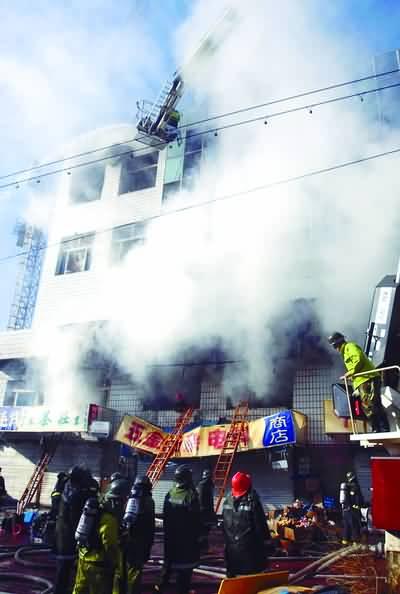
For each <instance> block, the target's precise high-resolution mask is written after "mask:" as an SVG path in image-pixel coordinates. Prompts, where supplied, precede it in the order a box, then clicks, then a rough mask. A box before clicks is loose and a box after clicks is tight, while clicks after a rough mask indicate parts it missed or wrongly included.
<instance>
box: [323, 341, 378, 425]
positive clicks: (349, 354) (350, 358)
mask: <svg viewBox="0 0 400 594" xmlns="http://www.w3.org/2000/svg"><path fill="white" fill-rule="evenodd" d="M328 341H329V343H330V344H331V345H332V346H333V348H334V349H335V350H336V351H338V352H339V353H340V354H341V356H342V357H343V362H344V365H345V367H346V373H345V374H344V376H342V379H344V378H346V379H348V380H349V381H351V382H352V384H353V389H354V393H355V394H357V393H358V394H359V396H360V400H361V408H362V410H363V413H364V415H365V417H366V418H367V420H368V421H369V422H370V423H371V427H372V431H374V432H380V431H389V423H388V420H387V418H386V415H385V411H384V409H383V406H382V401H381V394H380V384H381V382H380V377H379V372H378V371H377V372H376V373H368V375H356V374H359V373H363V372H365V371H372V370H373V369H375V365H374V364H373V363H372V361H370V359H368V357H367V355H366V354H365V353H364V351H363V350H362V348H361V347H360V346H359V345H358V344H356V343H355V342H347V341H346V339H345V337H344V336H343V334H342V333H341V332H334V333H333V334H332V335H331V336H330V337H329V338H328ZM354 375H356V377H353V376H354ZM354 393H353V394H354ZM355 394H354V395H355Z"/></svg>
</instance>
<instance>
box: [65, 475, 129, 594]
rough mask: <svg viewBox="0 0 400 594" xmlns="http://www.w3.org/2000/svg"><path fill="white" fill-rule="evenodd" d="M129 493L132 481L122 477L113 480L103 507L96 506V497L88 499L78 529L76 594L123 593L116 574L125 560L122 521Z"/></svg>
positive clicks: (74, 592)
mask: <svg viewBox="0 0 400 594" xmlns="http://www.w3.org/2000/svg"><path fill="white" fill-rule="evenodd" d="M128 494H129V483H128V482H127V481H126V480H125V479H119V480H117V481H114V482H113V483H112V485H111V486H110V488H109V490H108V491H107V492H106V494H105V496H104V502H103V503H102V504H101V506H100V507H97V508H96V500H95V499H90V500H88V501H87V502H86V505H85V509H84V512H83V514H82V517H81V521H80V523H79V525H78V528H77V532H76V538H77V541H78V544H79V559H78V570H77V574H76V580H75V587H74V590H73V594H112V593H114V594H115V593H118V592H119V588H118V584H116V585H115V586H114V574H115V572H116V569H117V567H119V566H120V563H121V558H120V556H121V549H120V524H121V519H122V515H123V512H124V509H125V503H126V500H127V497H128ZM85 520H86V525H87V527H85Z"/></svg>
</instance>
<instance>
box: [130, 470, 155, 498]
mask: <svg viewBox="0 0 400 594" xmlns="http://www.w3.org/2000/svg"><path fill="white" fill-rule="evenodd" d="M152 489H153V485H152V482H151V480H150V479H149V477H148V476H147V475H146V474H145V475H143V476H138V477H136V480H135V483H134V485H133V488H132V494H133V493H134V494H135V495H146V494H147V495H149V494H151V491H152Z"/></svg>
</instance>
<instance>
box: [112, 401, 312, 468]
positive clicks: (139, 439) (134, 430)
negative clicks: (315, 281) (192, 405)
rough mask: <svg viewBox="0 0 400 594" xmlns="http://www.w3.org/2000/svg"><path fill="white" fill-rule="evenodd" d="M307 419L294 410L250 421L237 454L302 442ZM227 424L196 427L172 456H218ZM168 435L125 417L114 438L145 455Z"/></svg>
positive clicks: (141, 421) (154, 449)
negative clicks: (141, 451)
mask: <svg viewBox="0 0 400 594" xmlns="http://www.w3.org/2000/svg"><path fill="white" fill-rule="evenodd" d="M306 420H307V419H306V417H305V416H304V415H302V414H301V413H298V412H297V411H283V412H282V413H278V414H275V415H271V416H268V417H261V418H259V419H256V420H254V421H249V423H248V427H247V430H246V431H245V433H244V434H243V435H242V437H241V440H240V443H239V447H238V451H241V452H243V451H247V450H257V449H261V448H264V447H273V446H281V445H284V444H290V443H295V442H296V441H297V442H302V441H304V439H305V433H306ZM229 427H230V425H229V424H224V425H212V426H209V427H197V428H196V429H192V430H191V431H187V432H186V433H184V434H183V436H182V441H181V445H180V448H179V452H177V454H176V456H174V457H178V456H179V457H181V458H193V457H197V456H201V457H202V456H218V455H219V454H220V452H221V450H222V448H223V445H224V441H225V438H226V435H227V433H228V431H229ZM167 435H168V434H167V433H165V432H164V431H163V430H162V429H160V428H159V427H156V426H155V425H152V424H151V423H149V422H148V421H145V420H143V419H140V418H139V417H133V416H130V415H125V417H124V418H123V420H122V423H121V425H120V427H119V429H118V431H117V433H116V435H115V439H116V440H117V441H119V442H121V443H124V444H126V445H129V446H130V447H133V448H137V449H139V450H143V451H146V452H150V453H153V454H156V453H157V452H158V450H159V448H160V445H161V443H162V441H163V439H164V438H165V437H166V436H167Z"/></svg>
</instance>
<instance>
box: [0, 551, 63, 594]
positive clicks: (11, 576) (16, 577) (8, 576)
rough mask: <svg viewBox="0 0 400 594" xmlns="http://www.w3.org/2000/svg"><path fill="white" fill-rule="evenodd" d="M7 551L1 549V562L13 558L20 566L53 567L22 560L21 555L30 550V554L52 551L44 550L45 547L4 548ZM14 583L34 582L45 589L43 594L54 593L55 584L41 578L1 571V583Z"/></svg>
mask: <svg viewBox="0 0 400 594" xmlns="http://www.w3.org/2000/svg"><path fill="white" fill-rule="evenodd" d="M4 548H5V549H6V550H4V549H3V547H2V548H1V549H0V550H1V552H0V561H1V560H2V559H6V558H12V557H14V560H15V562H16V563H19V564H20V565H24V566H25V567H36V568H37V567H40V568H46V569H48V568H50V567H51V566H50V565H49V564H38V563H33V562H31V561H26V560H25V559H22V557H21V555H22V554H23V553H26V552H27V551H28V550H29V552H31V553H32V552H33V553H42V552H43V553H44V552H49V551H50V549H48V548H43V547H34V546H29V547H21V546H18V547H4ZM10 580H12V581H14V582H24V583H27V582H28V583H31V584H32V582H33V583H34V584H37V585H38V586H41V587H43V588H44V589H43V590H41V594H50V593H51V592H52V591H53V583H52V582H51V581H50V580H48V579H46V578H43V577H39V576H36V575H30V574H22V573H16V572H13V571H1V570H0V582H4V581H6V582H7V581H10Z"/></svg>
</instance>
